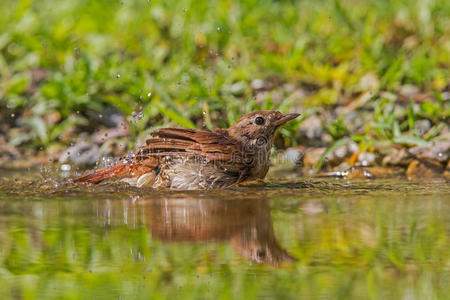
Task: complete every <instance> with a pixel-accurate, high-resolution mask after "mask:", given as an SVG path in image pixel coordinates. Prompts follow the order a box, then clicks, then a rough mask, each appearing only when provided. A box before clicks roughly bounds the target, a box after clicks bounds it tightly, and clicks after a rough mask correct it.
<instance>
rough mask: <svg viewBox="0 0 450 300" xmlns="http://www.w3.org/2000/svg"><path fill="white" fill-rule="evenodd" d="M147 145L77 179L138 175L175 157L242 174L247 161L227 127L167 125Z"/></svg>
mask: <svg viewBox="0 0 450 300" xmlns="http://www.w3.org/2000/svg"><path fill="white" fill-rule="evenodd" d="M151 135H152V136H153V138H150V139H148V140H147V141H146V146H143V147H141V148H139V149H138V151H137V153H136V154H135V155H132V156H128V157H126V158H122V159H121V160H120V162H119V163H118V164H117V165H114V166H112V167H106V168H102V169H98V170H96V171H95V172H92V173H89V174H87V175H84V176H82V177H80V178H78V179H76V180H75V181H74V182H76V183H91V184H96V183H99V182H101V181H103V180H105V179H107V178H111V177H118V176H123V177H138V176H140V175H143V174H145V173H149V172H152V171H155V172H157V170H158V169H160V167H161V166H162V165H163V164H164V161H167V160H168V159H169V160H170V159H171V158H186V159H198V161H199V162H207V163H213V164H215V165H216V166H217V167H218V168H221V169H222V170H224V171H227V172H233V173H236V174H238V176H241V175H240V174H241V172H243V170H245V169H246V164H245V160H244V156H243V152H242V149H241V147H240V144H239V143H238V142H237V141H236V140H234V139H232V138H231V137H230V136H228V134H227V132H226V130H223V129H215V130H202V129H187V128H163V129H159V130H157V131H155V132H153V133H152V134H151Z"/></svg>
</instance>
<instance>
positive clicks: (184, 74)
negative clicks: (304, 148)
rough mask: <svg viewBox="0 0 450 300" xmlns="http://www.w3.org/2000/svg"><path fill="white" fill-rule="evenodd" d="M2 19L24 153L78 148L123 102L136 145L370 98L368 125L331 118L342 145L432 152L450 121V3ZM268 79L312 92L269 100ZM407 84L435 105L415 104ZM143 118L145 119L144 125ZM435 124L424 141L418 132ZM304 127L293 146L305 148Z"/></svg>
mask: <svg viewBox="0 0 450 300" xmlns="http://www.w3.org/2000/svg"><path fill="white" fill-rule="evenodd" d="M0 13H1V15H2V18H0V107H1V110H2V112H0V117H1V119H2V121H1V123H2V124H4V126H2V127H1V128H0V132H1V133H2V134H4V135H5V136H6V140H7V141H8V142H9V143H10V144H12V145H13V146H20V147H28V148H29V147H31V148H34V149H38V148H39V147H43V148H47V147H50V146H52V145H61V146H67V145H68V144H69V143H70V142H73V139H74V137H76V136H77V134H79V133H80V132H84V131H87V132H93V131H94V128H97V127H98V126H101V124H102V120H101V119H99V117H98V116H99V115H100V114H102V113H103V111H104V110H105V109H106V108H107V107H110V106H113V107H114V108H115V109H116V110H118V111H120V112H121V113H122V114H123V115H125V116H127V118H128V120H130V123H131V126H132V128H131V137H130V143H129V145H132V144H133V142H134V141H136V140H137V139H139V138H142V137H144V136H145V135H147V134H148V132H149V130H151V129H154V128H155V127H158V126H163V125H173V124H178V125H181V126H187V127H202V126H206V127H226V126H228V125H229V124H230V123H232V122H234V121H235V120H236V119H238V118H239V117H240V116H241V115H242V114H244V113H247V112H251V111H254V110H259V109H278V110H280V111H284V112H288V111H299V112H302V113H303V114H304V116H305V117H306V116H308V115H310V114H313V113H319V114H320V113H322V112H324V111H328V110H331V109H333V108H335V107H337V106H343V105H347V104H348V103H350V102H355V101H357V99H358V97H359V96H361V95H362V93H364V92H367V93H370V95H369V97H368V98H367V100H366V101H365V102H364V103H362V104H361V105H362V106H363V107H364V110H363V111H362V112H359V111H358V113H359V114H362V115H363V114H364V113H365V116H366V117H364V124H363V126H361V128H359V130H358V131H357V132H354V131H353V130H352V129H351V128H350V129H349V128H346V126H347V124H345V122H342V119H339V118H338V119H337V120H336V121H335V122H333V120H331V121H329V122H326V124H324V126H325V127H326V128H327V132H329V133H330V135H331V136H332V138H333V140H335V141H337V140H340V139H343V138H352V139H353V140H356V141H358V142H359V143H362V144H360V145H361V147H363V148H364V147H366V148H368V147H369V146H371V145H374V144H376V143H377V142H378V141H381V142H388V143H399V144H423V143H424V140H425V142H426V140H427V139H428V140H432V139H433V138H435V137H436V136H437V135H438V134H439V132H440V130H442V129H443V127H445V126H446V125H445V122H447V123H448V117H449V115H450V104H449V101H448V100H447V99H446V98H445V97H444V96H443V95H445V94H444V92H448V91H449V84H450V82H449V78H450V71H449V70H450V18H449V16H450V4H449V2H448V1H446V0H434V1H431V0H430V1H421V0H417V1H400V0H396V1H384V0H383V1H381V0H380V1H356V0H347V1H338V0H335V1H331V0H328V1H268V0H266V1H252V0H249V1H230V0H222V1H221V0H213V1H188V0H182V1H158V0H152V1H150V2H148V1H146V0H124V1H110V0H80V1H51V0H41V1H31V0H22V1H15V0H3V1H1V3H0ZM368 74H369V75H370V76H372V78H375V81H373V82H374V83H373V82H372V83H373V84H372V86H370V87H367V85H365V84H363V83H362V81H361V79H362V78H368V77H367V75H368ZM365 76H366V77H365ZM256 78H262V79H267V78H269V81H271V82H274V83H277V82H287V83H292V84H294V86H295V87H296V88H297V89H302V90H305V91H307V92H308V93H307V96H306V97H303V98H299V97H295V96H293V92H292V91H289V90H286V89H282V88H281V86H280V85H275V88H273V89H271V90H270V91H269V93H268V95H267V96H266V97H264V98H263V99H259V98H258V97H255V96H256V94H255V91H253V90H252V88H251V86H250V83H251V81H252V80H253V79H256ZM406 84H410V85H413V86H415V87H417V88H418V90H419V91H420V92H427V93H431V96H430V97H429V99H431V101H428V102H423V103H420V102H411V104H410V108H408V107H407V106H408V105H406V108H404V107H405V105H403V104H399V102H398V99H399V98H398V94H399V90H400V88H401V87H402V86H404V85H406ZM149 93H151V97H149V96H148V94H149ZM280 93H281V94H280ZM280 95H281V96H280ZM408 100H409V99H406V101H408ZM394 107H400V108H402V109H400V111H396V112H395V111H394ZM133 111H135V112H137V111H142V112H143V113H144V117H143V118H142V119H141V120H139V121H138V122H131V120H132V118H131V114H132V112H133ZM203 112H206V114H203ZM204 115H206V117H205V118H204V117H203V116H204ZM423 118H426V119H429V120H430V121H431V122H432V125H433V126H434V127H433V132H431V133H430V134H429V135H428V136H427V137H426V138H425V139H424V138H420V137H419V136H418V135H417V134H415V133H414V132H413V130H412V129H413V127H414V122H415V121H416V120H417V119H423ZM298 124H299V123H298V122H297V123H293V124H291V125H290V126H289V127H287V128H286V129H284V130H283V131H282V132H281V133H282V135H283V136H284V137H286V141H285V145H288V144H292V143H294V144H295V143H297V142H301V141H299V140H296V139H295V133H296V129H297V127H298Z"/></svg>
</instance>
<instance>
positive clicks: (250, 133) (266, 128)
mask: <svg viewBox="0 0 450 300" xmlns="http://www.w3.org/2000/svg"><path fill="white" fill-rule="evenodd" d="M298 116H300V114H297V113H292V114H283V113H281V112H279V111H276V110H261V111H256V112H253V113H250V114H246V115H244V116H243V117H242V118H240V119H239V120H238V121H237V122H236V123H234V124H233V125H232V126H231V127H230V128H229V129H228V134H229V135H230V136H231V137H233V138H235V139H237V140H238V141H241V142H243V143H245V144H248V145H249V146H251V147H252V148H253V147H254V146H256V147H258V148H265V150H270V148H271V147H272V144H273V140H274V138H275V134H276V132H277V130H278V128H280V127H281V126H283V125H284V124H286V123H287V122H288V121H290V120H293V119H295V118H297V117H298Z"/></svg>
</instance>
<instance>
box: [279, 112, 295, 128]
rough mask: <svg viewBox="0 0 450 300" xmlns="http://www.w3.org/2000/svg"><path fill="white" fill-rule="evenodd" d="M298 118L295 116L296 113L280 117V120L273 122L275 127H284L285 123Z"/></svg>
mask: <svg viewBox="0 0 450 300" xmlns="http://www.w3.org/2000/svg"><path fill="white" fill-rule="evenodd" d="M298 116H300V114H297V113H293V114H285V115H282V116H281V118H279V119H278V120H276V121H275V125H276V126H277V127H278V126H281V125H284V124H286V123H287V122H289V121H290V120H293V119H295V118H297V117H298Z"/></svg>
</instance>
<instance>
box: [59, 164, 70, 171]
mask: <svg viewBox="0 0 450 300" xmlns="http://www.w3.org/2000/svg"><path fill="white" fill-rule="evenodd" d="M71 168H72V167H71V166H70V165H67V164H64V165H61V171H64V172H68V171H70V169H71Z"/></svg>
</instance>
